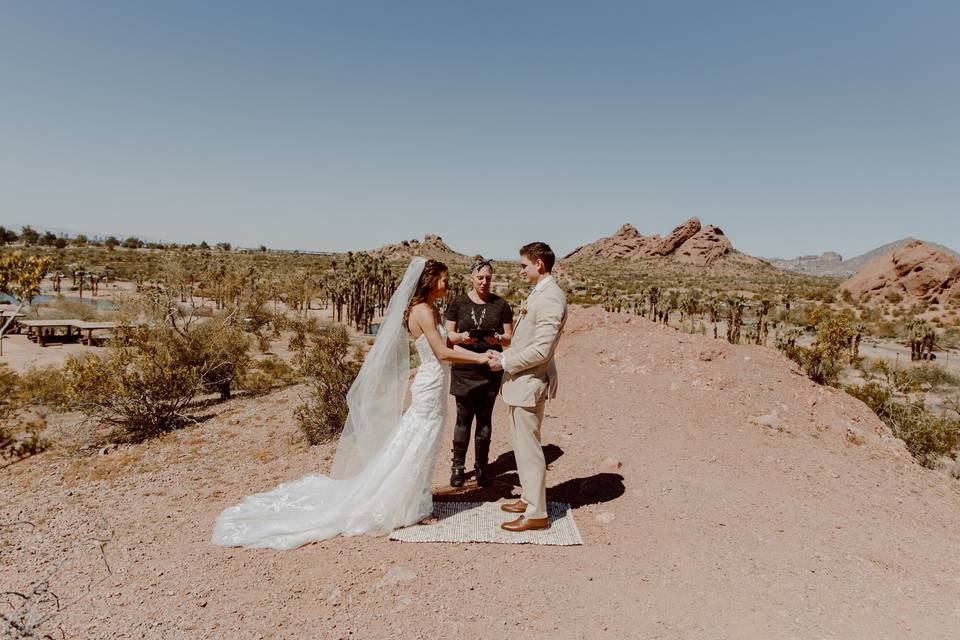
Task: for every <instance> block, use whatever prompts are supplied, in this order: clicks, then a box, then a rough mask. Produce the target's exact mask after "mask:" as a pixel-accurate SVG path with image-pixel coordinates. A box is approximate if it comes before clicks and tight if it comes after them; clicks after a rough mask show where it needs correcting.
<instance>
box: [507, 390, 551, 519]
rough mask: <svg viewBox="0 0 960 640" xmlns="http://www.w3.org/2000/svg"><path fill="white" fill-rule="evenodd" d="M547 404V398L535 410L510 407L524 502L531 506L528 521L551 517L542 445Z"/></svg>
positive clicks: (514, 446)
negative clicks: (542, 430)
mask: <svg viewBox="0 0 960 640" xmlns="http://www.w3.org/2000/svg"><path fill="white" fill-rule="evenodd" d="M545 404H546V398H545V397H544V399H543V400H541V401H540V402H539V403H538V404H537V405H536V406H533V407H509V409H510V437H511V439H512V440H513V454H514V456H516V458H517V475H519V476H520V488H521V490H522V492H521V494H520V499H521V500H523V501H524V502H526V503H527V510H526V512H525V513H524V515H525V516H526V517H528V518H546V517H547V478H546V476H547V461H546V459H545V458H544V457H543V447H542V446H541V445H540V425H541V424H543V409H544V405H545Z"/></svg>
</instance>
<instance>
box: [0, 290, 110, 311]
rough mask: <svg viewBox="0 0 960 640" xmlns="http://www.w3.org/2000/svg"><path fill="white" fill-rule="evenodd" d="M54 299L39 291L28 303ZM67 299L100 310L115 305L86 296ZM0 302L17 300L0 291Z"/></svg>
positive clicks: (14, 301)
mask: <svg viewBox="0 0 960 640" xmlns="http://www.w3.org/2000/svg"><path fill="white" fill-rule="evenodd" d="M56 299H57V297H56V296H51V295H49V294H46V293H41V294H40V295H38V296H34V297H33V300H31V301H30V303H31V304H33V305H38V304H43V303H44V302H50V301H51V300H56ZM67 299H68V300H75V301H78V302H82V303H83V304H89V305H92V306H94V307H96V308H97V309H100V310H106V309H113V308H114V307H115V305H114V304H113V303H112V302H110V301H109V300H90V299H88V298H84V299H83V300H80V299H79V298H67ZM0 302H9V303H10V304H17V301H16V300H15V299H14V298H13V296H9V295H7V294H5V293H0Z"/></svg>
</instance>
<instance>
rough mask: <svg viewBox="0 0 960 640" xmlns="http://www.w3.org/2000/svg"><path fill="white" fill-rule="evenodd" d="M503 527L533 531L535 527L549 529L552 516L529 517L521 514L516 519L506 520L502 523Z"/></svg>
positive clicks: (508, 529)
mask: <svg viewBox="0 0 960 640" xmlns="http://www.w3.org/2000/svg"><path fill="white" fill-rule="evenodd" d="M500 528H501V529H505V530H507V531H531V530H533V529H549V528H550V518H528V517H526V516H520V517H519V518H517V519H516V520H511V521H510V522H504V523H503V524H502V525H500Z"/></svg>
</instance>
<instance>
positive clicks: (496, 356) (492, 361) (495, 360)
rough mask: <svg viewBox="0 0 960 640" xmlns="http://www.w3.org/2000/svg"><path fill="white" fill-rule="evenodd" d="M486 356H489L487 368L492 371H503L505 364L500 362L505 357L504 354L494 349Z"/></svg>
mask: <svg viewBox="0 0 960 640" xmlns="http://www.w3.org/2000/svg"><path fill="white" fill-rule="evenodd" d="M486 356H487V366H488V367H490V370H491V371H502V370H503V363H502V362H501V360H500V359H501V357H503V354H502V353H500V352H499V351H494V350H493V349H490V350H489V351H487V353H486Z"/></svg>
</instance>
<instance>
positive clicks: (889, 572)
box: [0, 309, 960, 639]
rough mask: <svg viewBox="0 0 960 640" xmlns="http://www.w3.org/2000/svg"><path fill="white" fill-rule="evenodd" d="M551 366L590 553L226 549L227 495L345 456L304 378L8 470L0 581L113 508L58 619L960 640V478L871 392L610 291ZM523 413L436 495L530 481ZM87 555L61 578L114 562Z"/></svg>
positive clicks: (574, 319)
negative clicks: (900, 436) (519, 437)
mask: <svg viewBox="0 0 960 640" xmlns="http://www.w3.org/2000/svg"><path fill="white" fill-rule="evenodd" d="M558 365H559V368H560V373H561V377H562V379H561V383H560V397H559V399H558V400H557V401H556V402H553V403H551V404H549V405H548V407H547V418H546V424H545V429H544V443H545V447H546V454H547V457H548V460H549V461H550V470H549V471H548V478H547V480H548V486H549V487H550V489H549V491H548V497H549V499H551V500H562V501H567V502H570V503H572V505H573V507H574V509H575V511H574V514H575V517H576V519H577V522H578V525H579V528H580V531H581V532H582V534H583V538H584V542H585V545H584V546H582V547H537V546H513V545H481V544H473V545H471V544H436V545H429V544H404V543H398V542H389V541H387V540H385V539H383V538H370V537H357V538H338V539H334V540H328V541H325V542H322V543H317V544H311V545H308V546H306V547H303V548H301V549H298V550H295V551H286V552H275V551H269V550H256V551H246V550H241V549H222V548H219V547H213V546H211V545H210V544H209V543H208V540H209V536H210V530H211V524H212V522H213V519H214V518H215V516H216V515H217V514H218V513H219V511H220V510H221V509H223V508H224V507H227V506H230V505H232V504H234V503H236V502H237V501H239V500H240V499H241V498H242V497H243V496H245V495H247V494H249V493H251V492H255V491H261V490H266V489H269V488H272V487H273V486H275V485H276V484H277V483H279V482H282V481H285V480H290V479H293V478H296V477H299V476H300V475H302V474H305V473H309V472H314V471H317V470H318V469H326V468H327V467H328V465H329V460H330V454H331V453H332V446H321V447H313V448H311V447H308V446H306V445H304V444H303V443H302V442H300V440H299V439H298V438H297V431H296V427H295V426H294V421H293V419H292V412H293V408H294V406H295V405H296V404H297V402H298V399H297V394H298V393H299V391H298V389H296V388H294V389H288V390H285V391H282V392H279V393H274V394H272V395H269V396H265V397H261V398H256V399H239V400H234V401H231V402H229V403H226V404H224V405H221V406H220V407H219V408H218V409H217V411H218V414H217V415H216V416H215V417H213V418H211V419H210V420H208V421H206V422H203V423H201V424H198V425H196V426H194V427H191V428H188V429H185V430H183V431H180V432H177V433H174V434H170V435H168V436H167V437H165V438H162V439H161V440H158V441H155V442H151V443H148V444H143V445H135V446H123V447H120V448H118V449H113V450H108V452H107V453H106V454H105V455H104V454H101V453H99V452H97V451H93V452H92V453H90V454H87V455H82V452H79V451H73V450H71V449H69V448H63V447H61V448H58V449H56V450H53V451H50V452H47V453H45V454H42V455H40V456H37V457H35V458H32V459H29V460H27V461H24V462H22V463H19V464H16V465H14V466H12V467H9V468H7V469H5V470H3V471H0V473H2V478H0V480H2V484H0V487H2V490H0V491H2V498H3V505H2V509H3V513H2V521H3V522H4V523H13V522H18V521H20V522H30V523H32V524H33V525H34V526H35V529H31V528H30V527H29V526H26V525H20V526H7V527H4V529H3V530H2V534H3V540H4V541H5V542H4V544H3V545H0V552H2V563H0V585H2V586H3V588H4V589H5V590H6V589H24V588H26V586H27V585H28V584H29V583H30V582H31V581H32V580H34V579H35V577H36V576H37V575H39V574H40V573H41V572H43V571H44V570H45V569H47V568H48V567H50V566H51V563H52V562H53V560H54V559H55V558H58V557H60V556H62V555H63V550H64V549H68V548H70V546H71V545H72V544H73V543H74V542H75V541H77V540H80V539H83V538H84V537H86V536H88V535H89V534H90V533H91V532H93V531H95V530H96V529H97V528H98V523H99V522H100V521H101V520H106V521H107V522H108V523H109V525H110V526H111V527H112V528H113V530H114V542H113V543H112V544H111V545H110V546H109V547H108V556H109V558H110V561H111V564H112V567H113V570H114V575H113V576H111V577H110V579H109V580H108V581H107V582H105V583H103V584H102V585H99V586H97V587H95V589H94V593H93V594H92V597H91V598H90V599H89V600H87V601H86V602H85V603H84V604H83V605H82V606H79V607H76V608H73V609H70V610H68V612H67V613H66V614H65V615H64V617H63V620H62V622H63V624H64V627H65V629H66V630H67V631H68V633H69V635H70V636H72V637H79V638H241V639H247V638H251V639H252V638H374V639H379V638H384V639H386V638H400V637H402V638H431V639H432V638H441V637H449V638H467V639H473V638H491V637H497V636H500V635H510V636H514V635H516V636H519V637H527V638H546V637H550V638H591V639H592V638H595V637H597V636H598V635H600V636H601V637H610V638H641V637H642V638H668V639H671V638H677V639H679V638H684V639H689V638H710V639H716V638H764V639H770V638H870V639H873V638H878V637H888V638H894V637H896V638H948V637H955V636H956V630H957V622H958V618H957V612H956V607H955V603H956V602H957V598H958V596H960V580H958V578H957V576H958V575H960V558H958V556H957V553H956V548H957V547H956V540H957V537H956V536H957V531H958V530H960V491H958V485H957V484H956V482H955V481H952V480H950V479H948V478H946V477H944V476H942V475H938V474H936V473H933V472H931V471H928V470H925V469H923V468H921V467H919V466H917V465H916V464H914V463H913V462H912V461H911V460H910V458H909V456H908V455H907V454H906V452H905V450H904V448H903V446H902V444H901V443H900V442H899V441H897V440H895V439H893V438H892V437H891V436H890V434H889V433H888V431H887V430H886V428H885V427H884V425H883V424H882V423H880V422H879V420H877V418H876V417H875V416H874V415H873V414H872V413H870V411H869V410H868V409H867V408H866V407H865V406H864V405H862V404H861V403H859V402H858V401H856V400H855V399H853V398H851V397H849V396H848V395H846V394H844V393H842V392H840V391H836V390H833V389H828V388H822V387H818V386H816V385H814V384H813V383H812V382H810V381H809V380H807V379H806V378H804V377H803V376H801V375H799V374H798V373H797V372H795V370H794V369H793V367H792V365H791V364H790V363H789V362H788V361H787V360H786V359H784V358H783V357H781V356H780V355H779V354H778V353H777V352H775V351H773V350H770V349H766V348H763V347H756V346H736V347H735V346H731V345H728V344H726V343H722V342H718V341H714V340H711V339H708V338H705V337H702V336H691V335H686V334H681V333H679V332H676V331H673V330H671V329H669V328H665V327H662V326H658V325H654V324H651V323H648V322H646V321H645V320H642V319H638V318H635V317H628V316H619V315H611V314H605V313H603V312H600V311H597V310H592V309H591V310H580V309H577V310H574V311H573V313H572V314H571V318H570V321H569V323H568V330H567V334H566V335H565V336H564V338H563V341H562V344H561V349H560V352H559V355H558ZM451 421H452V420H451ZM505 424H506V420H505V414H504V409H503V407H502V406H499V405H498V407H497V412H496V414H495V423H494V446H493V450H492V458H493V459H495V460H496V462H495V463H494V472H495V474H496V477H497V485H496V486H495V487H493V488H492V489H490V490H488V491H479V490H477V489H476V488H475V487H473V486H472V483H471V482H468V485H467V486H466V487H464V488H463V489H462V490H458V491H453V490H450V489H449V488H448V487H447V485H446V479H447V454H446V453H444V454H443V455H442V458H441V460H438V462H437V469H436V474H435V477H434V482H435V494H436V497H437V499H440V500H443V499H448V500H474V499H488V500H496V499H499V498H503V497H506V496H508V495H511V494H516V492H517V490H516V484H517V476H516V471H515V469H514V465H513V460H512V456H511V455H510V453H509V445H508V443H507V434H506V429H505ZM63 429H64V433H66V432H68V431H70V430H71V429H76V427H71V423H69V420H68V423H67V424H65V426H64V427H63ZM451 430H452V425H448V428H447V433H446V437H447V438H448V439H449V437H450V433H451ZM446 449H447V446H446V444H445V445H444V450H446ZM94 551H95V548H89V546H88V547H87V548H85V551H84V552H83V553H81V554H80V555H79V556H78V559H77V561H76V562H73V563H69V565H68V566H66V567H65V570H66V571H67V572H68V573H69V575H71V576H73V578H72V579H71V581H70V584H69V585H66V586H65V585H63V584H61V585H60V588H61V591H63V592H65V593H66V592H70V591H71V589H72V590H73V591H76V590H78V589H80V588H82V587H83V585H85V584H86V583H87V580H88V579H89V578H90V577H92V576H95V575H99V573H98V571H99V570H100V568H99V566H98V564H97V559H96V556H95V553H94Z"/></svg>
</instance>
